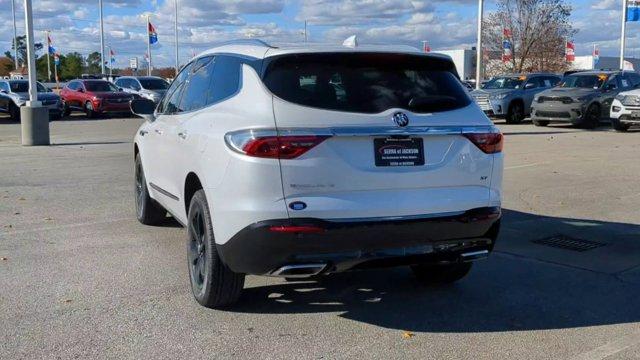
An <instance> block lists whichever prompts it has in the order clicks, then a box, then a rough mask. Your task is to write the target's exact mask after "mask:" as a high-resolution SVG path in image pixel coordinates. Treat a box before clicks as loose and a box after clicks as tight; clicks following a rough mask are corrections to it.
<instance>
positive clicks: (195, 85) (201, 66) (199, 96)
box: [180, 56, 214, 111]
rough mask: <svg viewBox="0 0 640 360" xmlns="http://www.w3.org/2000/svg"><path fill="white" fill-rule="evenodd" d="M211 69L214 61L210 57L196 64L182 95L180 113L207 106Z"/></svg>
mask: <svg viewBox="0 0 640 360" xmlns="http://www.w3.org/2000/svg"><path fill="white" fill-rule="evenodd" d="M213 67H214V60H213V57H211V56H209V57H205V58H202V59H199V60H198V61H197V62H196V64H195V66H194V67H193V69H192V70H191V76H190V77H189V80H187V83H186V85H185V88H184V92H183V94H182V100H181V101H180V110H181V111H194V110H198V109H202V108H203V107H205V106H207V99H208V97H209V90H210V88H211V77H212V72H213Z"/></svg>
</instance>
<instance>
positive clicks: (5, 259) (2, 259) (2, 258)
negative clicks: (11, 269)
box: [0, 256, 9, 261]
mask: <svg viewBox="0 0 640 360" xmlns="http://www.w3.org/2000/svg"><path fill="white" fill-rule="evenodd" d="M7 260H9V258H8V257H4V256H3V257H0V261H7Z"/></svg>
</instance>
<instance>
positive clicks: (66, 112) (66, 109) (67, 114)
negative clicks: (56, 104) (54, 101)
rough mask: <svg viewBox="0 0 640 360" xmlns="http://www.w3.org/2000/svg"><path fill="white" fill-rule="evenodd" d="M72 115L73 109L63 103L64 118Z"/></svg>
mask: <svg viewBox="0 0 640 360" xmlns="http://www.w3.org/2000/svg"><path fill="white" fill-rule="evenodd" d="M69 115H71V108H69V105H67V103H66V102H64V101H63V102H62V116H63V117H65V116H69Z"/></svg>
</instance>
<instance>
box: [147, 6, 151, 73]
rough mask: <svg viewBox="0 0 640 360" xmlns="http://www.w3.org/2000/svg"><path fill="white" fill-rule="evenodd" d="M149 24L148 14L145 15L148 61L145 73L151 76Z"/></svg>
mask: <svg viewBox="0 0 640 360" xmlns="http://www.w3.org/2000/svg"><path fill="white" fill-rule="evenodd" d="M150 24H151V20H150V19H149V15H147V60H149V63H148V64H147V65H148V66H147V75H149V76H151V38H150V37H149V36H150V35H151V33H150V32H149V25H150Z"/></svg>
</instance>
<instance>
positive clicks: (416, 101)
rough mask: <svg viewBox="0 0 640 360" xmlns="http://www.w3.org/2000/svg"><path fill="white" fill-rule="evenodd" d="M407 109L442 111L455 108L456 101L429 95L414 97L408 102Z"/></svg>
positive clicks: (447, 97) (444, 96) (445, 96)
mask: <svg viewBox="0 0 640 360" xmlns="http://www.w3.org/2000/svg"><path fill="white" fill-rule="evenodd" d="M408 105H409V108H410V109H413V110H417V111H423V112H431V111H444V110H450V109H453V108H456V107H457V106H458V99H456V98H455V97H453V96H447V95H429V96H420V97H414V98H411V100H409V104H408Z"/></svg>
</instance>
